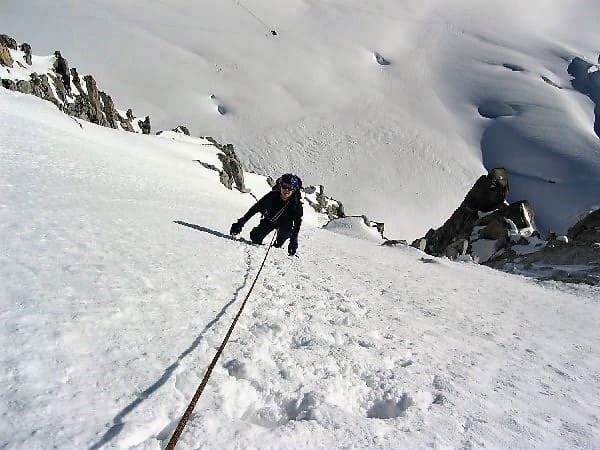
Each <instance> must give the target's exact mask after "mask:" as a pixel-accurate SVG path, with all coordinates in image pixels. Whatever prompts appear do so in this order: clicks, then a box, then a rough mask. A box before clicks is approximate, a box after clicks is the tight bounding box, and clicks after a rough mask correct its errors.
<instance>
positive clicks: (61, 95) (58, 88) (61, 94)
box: [49, 74, 69, 103]
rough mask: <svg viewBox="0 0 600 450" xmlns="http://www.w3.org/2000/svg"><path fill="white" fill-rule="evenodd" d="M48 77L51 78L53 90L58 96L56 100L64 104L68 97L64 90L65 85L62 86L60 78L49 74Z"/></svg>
mask: <svg viewBox="0 0 600 450" xmlns="http://www.w3.org/2000/svg"><path fill="white" fill-rule="evenodd" d="M49 76H50V77H51V78H52V81H53V83H54V89H55V90H56V95H58V99H59V100H60V101H61V102H62V103H66V102H67V96H68V95H69V93H68V92H67V89H66V88H65V85H64V84H63V82H62V79H61V78H60V77H53V76H52V75H50V74H49Z"/></svg>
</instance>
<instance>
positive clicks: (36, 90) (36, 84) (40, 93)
mask: <svg viewBox="0 0 600 450" xmlns="http://www.w3.org/2000/svg"><path fill="white" fill-rule="evenodd" d="M31 93H32V94H33V95H35V96H36V97H39V98H42V99H44V100H47V101H49V102H52V103H54V104H55V105H56V106H58V107H59V108H60V106H61V103H60V101H58V99H57V98H56V97H55V96H54V91H53V90H52V88H51V87H50V83H49V82H48V76H47V75H45V74H41V75H38V74H37V73H35V72H34V73H32V74H31Z"/></svg>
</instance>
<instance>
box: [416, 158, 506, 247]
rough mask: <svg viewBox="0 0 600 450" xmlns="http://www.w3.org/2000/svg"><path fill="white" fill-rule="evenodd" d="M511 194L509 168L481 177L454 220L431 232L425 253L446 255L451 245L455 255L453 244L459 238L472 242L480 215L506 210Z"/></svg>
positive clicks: (455, 213)
mask: <svg viewBox="0 0 600 450" xmlns="http://www.w3.org/2000/svg"><path fill="white" fill-rule="evenodd" d="M508 193H509V187H508V178H507V175H506V170H505V169H503V168H495V169H492V170H490V171H489V172H488V174H487V175H482V176H481V177H479V179H478V180H477V181H476V182H475V184H474V185H473V187H472V188H471V189H470V190H469V192H468V193H467V195H466V197H465V199H464V200H463V202H462V203H461V204H460V206H459V207H458V208H457V209H456V210H455V211H454V212H453V213H452V215H451V216H450V218H449V219H448V220H447V221H446V222H445V223H444V224H443V225H442V226H441V227H440V228H438V229H437V230H434V229H430V230H429V231H428V232H427V234H426V235H425V237H424V238H423V239H425V241H426V247H425V251H426V252H427V253H429V254H430V255H436V256H440V255H446V249H447V248H448V247H449V246H450V247H451V250H450V252H451V254H454V253H455V252H454V250H453V249H454V248H455V246H452V244H453V242H454V241H457V240H459V239H468V238H469V237H470V236H471V234H472V230H473V228H474V227H475V226H476V225H478V221H479V219H480V215H479V213H480V212H482V213H488V212H490V211H494V210H498V209H499V208H501V207H504V206H505V205H506V200H507V198H508ZM498 221H501V219H498ZM487 225H489V224H486V226H487ZM478 226H481V225H478ZM490 231H491V227H490ZM413 244H414V246H415V247H419V246H422V245H423V243H422V242H416V241H415V242H414V243H413ZM461 248H462V246H461Z"/></svg>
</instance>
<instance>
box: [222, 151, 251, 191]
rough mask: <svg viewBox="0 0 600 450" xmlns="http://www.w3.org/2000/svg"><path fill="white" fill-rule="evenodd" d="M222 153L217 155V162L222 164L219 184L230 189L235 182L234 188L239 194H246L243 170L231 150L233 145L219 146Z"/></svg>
mask: <svg viewBox="0 0 600 450" xmlns="http://www.w3.org/2000/svg"><path fill="white" fill-rule="evenodd" d="M220 150H221V151H222V152H223V153H221V154H219V160H220V161H221V163H222V164H223V172H222V173H221V183H223V185H225V186H227V188H228V189H231V186H232V185H233V183H234V182H235V185H236V187H237V188H238V190H240V191H241V192H248V190H247V189H246V187H245V186H244V170H243V168H242V163H241V161H240V159H239V158H238V156H237V155H236V153H235V150H234V149H233V144H225V145H223V146H220Z"/></svg>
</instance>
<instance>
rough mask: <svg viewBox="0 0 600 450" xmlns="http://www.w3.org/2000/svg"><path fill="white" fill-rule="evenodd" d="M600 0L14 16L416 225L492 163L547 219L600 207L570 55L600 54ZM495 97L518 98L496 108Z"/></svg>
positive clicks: (207, 6) (433, 223)
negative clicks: (492, 114)
mask: <svg viewBox="0 0 600 450" xmlns="http://www.w3.org/2000/svg"><path fill="white" fill-rule="evenodd" d="M599 8H600V6H598V3H597V2H594V1H592V0H577V1H569V2H566V1H556V2H553V3H552V5H548V4H547V2H541V1H538V0H536V1H530V2H527V3H526V4H524V3H522V2H518V1H513V0H511V1H509V2H505V3H503V4H502V5H497V4H496V2H493V1H477V2H475V1H461V2H452V3H450V4H449V3H448V2H443V1H439V0H429V1H426V2H414V1H401V2H398V1H392V0H377V1H375V2H370V3H369V4H368V5H365V4H364V2H359V1H354V0H353V1H345V2H339V1H337V0H329V1H319V2H316V1H313V0H298V1H293V2H285V3H282V4H273V3H272V2H267V1H264V0H245V1H235V2H233V1H231V2H220V3H218V4H215V3H214V2H208V1H197V2H193V3H190V2H185V1H179V2H168V3H161V2H153V3H150V4H148V3H147V2H146V3H145V2H127V3H123V2H121V1H118V0H109V1H105V0H103V1H90V2H86V3H77V2H70V1H68V0H58V1H57V2H54V3H53V5H52V7H49V6H48V5H47V4H46V2H44V1H40V0H34V1H31V2H27V3H26V4H25V3H23V2H18V1H15V0H7V1H5V2H3V5H2V14H0V27H1V28H2V30H3V32H7V33H9V34H12V35H13V36H14V37H15V38H16V39H17V40H19V41H29V42H30V43H31V44H32V46H33V49H34V51H35V52H36V53H38V54H50V53H51V52H52V51H53V50H55V49H56V48H60V49H61V50H63V55H64V56H65V57H67V58H68V59H69V60H70V61H72V63H73V64H76V65H78V66H79V65H81V67H80V71H81V72H82V73H93V74H94V75H95V76H96V78H97V79H98V81H99V83H100V84H101V85H102V86H104V87H105V88H106V89H107V91H108V92H111V93H112V95H113V96H114V97H115V98H116V99H118V100H119V102H122V103H123V104H127V105H131V106H132V107H133V108H134V110H136V111H147V112H148V113H149V114H150V115H151V116H152V118H153V123H154V124H155V125H157V127H158V128H163V129H170V128H172V127H173V126H175V125H179V124H181V123H183V124H185V125H188V126H189V128H190V129H191V130H192V133H193V134H196V135H202V136H207V135H211V136H214V137H216V138H217V139H218V140H219V141H220V142H232V143H234V144H235V146H236V149H237V152H238V154H240V156H241V158H242V159H243V161H244V162H245V164H246V166H247V168H248V169H250V170H255V171H258V172H259V173H262V174H264V175H272V176H273V175H276V174H277V173H280V172H282V171H289V170H293V171H296V172H299V173H300V174H301V175H303V176H304V178H305V179H306V181H307V182H309V183H312V184H324V185H325V186H327V189H328V192H330V193H331V195H332V196H333V197H335V198H339V199H340V200H342V201H343V202H344V204H345V205H346V207H347V212H348V213H350V214H362V213H366V214H367V215H368V216H369V217H370V218H372V219H374V220H378V221H383V222H385V223H386V229H387V230H388V233H389V235H390V237H392V238H404V239H408V240H412V239H413V238H416V237H420V236H423V235H424V234H425V232H426V231H427V229H429V228H436V227H437V226H439V225H441V224H442V223H443V222H444V220H445V219H447V218H448V217H449V215H450V213H451V212H452V211H453V210H454V208H455V207H456V206H457V205H458V204H459V203H460V201H461V200H462V198H463V196H464V194H465V192H466V191H467V190H468V189H469V188H470V187H471V185H472V183H473V182H474V180H476V179H477V177H478V176H479V175H480V174H482V173H484V172H485V170H486V169H491V168H492V167H493V166H505V167H507V168H508V169H509V171H510V176H511V182H512V186H513V190H512V197H511V201H515V200H521V199H524V198H526V199H529V200H531V201H532V203H533V207H534V209H535V211H536V212H537V214H538V219H539V220H538V224H539V225H540V227H541V228H542V230H543V231H550V230H553V231H556V232H558V233H564V232H565V231H566V228H567V227H568V226H569V225H571V224H572V223H574V222H575V221H576V218H577V217H578V216H579V215H580V214H583V213H584V212H587V211H589V210H590V209H592V208H594V207H597V206H598V198H597V195H594V194H593V193H594V192H598V191H600V186H599V185H598V181H597V180H598V179H600V168H599V167H600V162H599V161H600V159H599V158H600V156H599V154H600V144H599V142H598V139H597V137H595V136H594V135H593V107H594V106H593V104H591V102H590V100H589V99H588V98H587V97H585V96H584V95H582V94H580V93H577V92H575V91H573V90H572V89H571V87H570V77H569V76H568V75H567V66H568V62H569V60H570V58H572V57H574V56H581V57H584V58H585V59H586V60H588V61H591V62H594V61H596V58H597V48H596V47H595V42H597V41H598V37H599V36H598V27H596V26H595V18H596V17H598V13H599V12H600V11H599ZM272 31H275V33H276V34H273V33H272ZM377 55H379V56H380V59H379V62H378V60H377ZM381 58H383V59H385V61H387V62H389V64H387V65H385V64H383V65H382V64H381V62H382V59H381ZM513 69H514V70H513ZM542 77H543V78H542ZM132 79H133V80H136V82H135V83H133V84H132V83H131V80H132ZM544 79H545V80H547V81H544ZM490 102H492V103H494V104H495V105H496V107H498V106H497V105H500V108H502V109H503V110H507V109H508V110H509V111H512V113H511V114H510V116H502V117H498V118H496V119H489V118H484V117H482V116H481V115H480V114H479V112H478V110H479V111H480V108H481V107H482V105H483V106H486V105H487V106H489V103H490ZM547 180H551V181H554V183H548V182H547Z"/></svg>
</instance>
